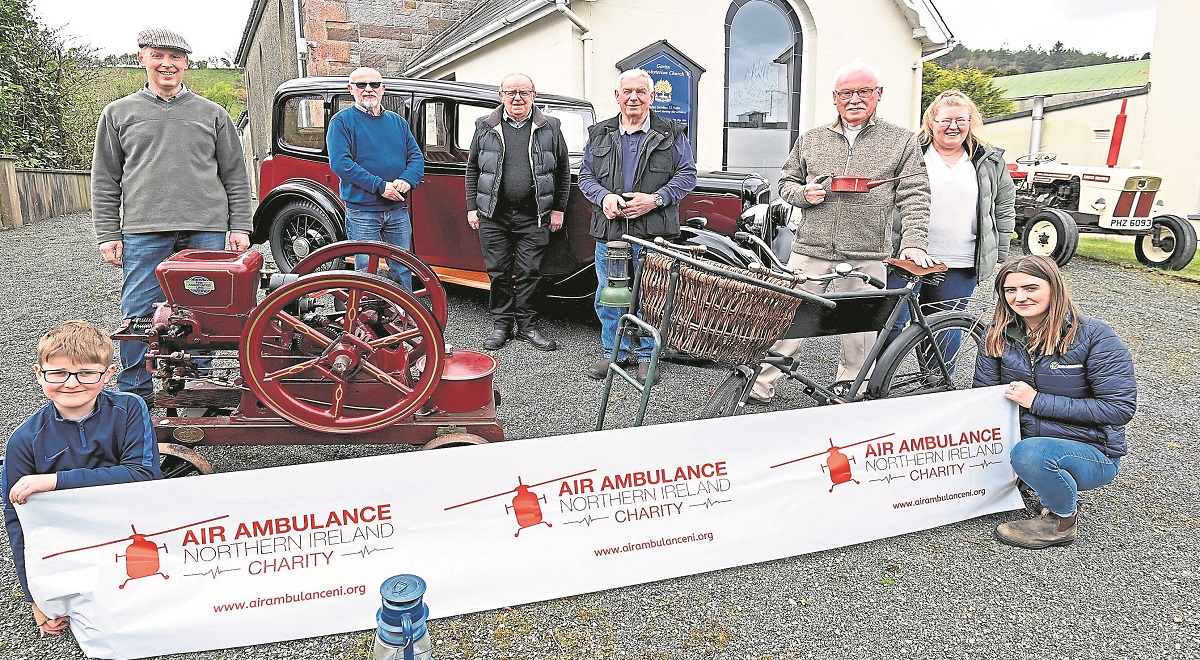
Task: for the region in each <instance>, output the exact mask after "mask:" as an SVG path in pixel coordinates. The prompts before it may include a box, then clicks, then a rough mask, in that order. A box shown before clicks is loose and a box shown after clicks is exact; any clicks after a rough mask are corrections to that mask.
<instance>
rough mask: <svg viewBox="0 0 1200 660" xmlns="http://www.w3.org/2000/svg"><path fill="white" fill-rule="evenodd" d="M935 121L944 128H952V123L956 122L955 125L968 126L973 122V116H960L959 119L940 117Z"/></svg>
mask: <svg viewBox="0 0 1200 660" xmlns="http://www.w3.org/2000/svg"><path fill="white" fill-rule="evenodd" d="M933 123H935V124H937V125H938V126H941V127H942V128H950V124H954V125H955V126H967V125H968V124H970V123H971V118H970V117H959V118H957V119H939V120H937V121H935V122H933Z"/></svg>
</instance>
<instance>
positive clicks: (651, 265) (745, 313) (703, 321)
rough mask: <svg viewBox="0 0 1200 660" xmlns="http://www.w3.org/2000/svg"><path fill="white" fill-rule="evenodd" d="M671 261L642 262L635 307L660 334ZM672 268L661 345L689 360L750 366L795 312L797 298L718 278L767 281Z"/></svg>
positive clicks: (717, 268)
mask: <svg viewBox="0 0 1200 660" xmlns="http://www.w3.org/2000/svg"><path fill="white" fill-rule="evenodd" d="M676 261H677V260H676V259H674V258H672V257H670V256H668V255H664V254H661V253H653V254H649V255H647V256H646V258H645V259H644V260H643V262H642V275H641V278H642V279H641V285H640V292H639V295H638V306H639V308H640V309H641V315H642V319H643V320H644V321H646V322H647V323H649V324H650V325H653V326H654V327H656V328H659V329H660V331H663V330H664V328H663V324H662V320H663V309H664V308H665V306H666V302H667V290H668V284H669V282H670V275H671V268H672V267H673V266H674V265H675V263H676ZM678 267H679V282H678V283H677V284H676V286H675V295H674V296H673V299H674V301H673V304H672V306H671V313H670V319H669V326H668V327H667V328H665V332H666V343H667V344H668V345H669V346H671V347H673V348H675V349H677V350H679V351H681V352H684V353H688V354H690V355H694V356H697V357H701V358H707V359H710V360H717V361H719V362H730V363H734V364H753V363H756V362H758V361H759V360H761V359H762V357H763V356H764V355H766V354H767V349H769V348H770V347H771V344H773V343H775V341H776V340H777V339H779V337H781V336H782V335H783V332H784V331H785V330H786V329H787V328H788V326H789V325H790V324H791V322H792V318H793V317H794V316H795V314H796V309H797V308H798V307H799V306H800V300H799V299H798V298H795V297H793V296H789V295H786V294H784V293H780V292H778V291H772V290H771V289H768V288H766V287H762V286H757V285H754V284H748V283H744V282H740V281H737V280H734V279H732V278H729V277H724V276H723V275H721V274H720V272H721V271H732V272H736V273H738V274H741V275H744V276H746V277H749V278H753V279H756V280H760V281H765V280H766V279H767V277H769V276H763V275H758V274H755V273H752V272H750V271H748V270H743V269H741V268H733V267H729V266H724V265H716V264H714V265H713V266H712V270H711V271H708V270H702V269H699V268H695V267H693V266H691V265H690V264H687V263H683V262H680V263H679V264H678ZM774 283H776V284H783V282H779V281H776V282H774Z"/></svg>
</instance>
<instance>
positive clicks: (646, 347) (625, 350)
mask: <svg viewBox="0 0 1200 660" xmlns="http://www.w3.org/2000/svg"><path fill="white" fill-rule="evenodd" d="M630 247H632V248H633V261H632V262H631V263H630V265H629V273H630V276H631V279H630V281H629V284H630V286H632V285H633V280H632V275H633V273H636V272H637V263H638V259H639V258H640V257H641V252H642V246H640V245H631V246H630ZM607 256H608V246H606V245H605V244H604V242H602V241H596V280H598V284H597V286H596V302H595V307H596V317H597V318H599V319H600V343H601V344H603V346H604V356H605V357H608V356H611V355H612V350H613V344H615V343H616V340H617V322H618V321H620V320H621V316H623V315H624V314H625V313H626V312H628V311H629V310H627V309H624V308H621V307H605V306H604V305H601V304H600V292H601V291H603V290H604V287H605V286H606V285H607V284H608V262H607V261H606V260H605V257H607ZM630 341H631V339H630V338H629V337H626V338H625V339H624V340H623V341H622V342H621V353H620V354H619V355H618V356H617V359H618V360H627V359H629V353H630V352H631V351H632V352H633V354H634V355H636V356H637V359H638V362H649V361H650V353H651V351H652V350H653V349H654V346H653V345H652V344H651V342H650V341H649V340H648V339H646V338H643V337H638V338H636V339H633V340H632V341H636V342H637V343H636V344H634V345H633V346H632V347H631V346H630Z"/></svg>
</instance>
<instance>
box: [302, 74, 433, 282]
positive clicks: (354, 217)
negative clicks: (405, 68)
mask: <svg viewBox="0 0 1200 660" xmlns="http://www.w3.org/2000/svg"><path fill="white" fill-rule="evenodd" d="M347 87H348V88H349V89H350V94H351V95H353V96H354V105H353V106H351V107H349V108H346V109H344V110H342V111H341V112H338V113H337V114H336V115H334V116H333V119H332V120H330V122H329V132H328V133H327V134H326V137H325V142H326V146H327V147H328V150H329V167H330V169H332V170H333V173H334V174H336V175H337V176H338V178H339V179H341V183H340V187H339V189H338V190H339V193H340V194H341V197H342V201H343V202H344V203H345V204H346V237H347V238H349V239H350V240H352V241H383V242H385V243H390V244H392V245H395V246H397V247H401V248H404V249H405V250H412V222H411V219H410V217H409V208H408V195H409V193H410V192H411V191H412V189H413V188H416V187H417V185H418V184H420V183H421V179H422V178H423V177H424V176H425V157H424V156H423V155H422V154H421V148H420V147H419V146H418V145H417V140H416V138H414V137H413V134H412V129H410V128H409V125H408V122H407V121H405V119H404V117H401V116H400V115H398V114H396V113H395V112H392V111H390V110H385V109H384V108H383V105H382V102H383V93H384V91H385V90H386V89H387V87H386V86H385V85H384V84H383V77H382V76H380V74H379V72H378V71H376V70H375V69H372V68H369V67H361V68H358V69H355V70H354V71H353V72H351V73H350V82H349V84H348V85H347ZM355 260H356V262H355V267H356V268H358V270H366V268H367V263H368V260H369V258H368V257H367V255H358V256H357V257H355ZM387 264H388V274H389V275H390V276H391V277H392V279H395V280H396V281H398V282H400V283H401V284H402V285H403V286H404V288H406V289H409V290H411V289H412V273H410V272H409V271H408V269H407V268H405V267H404V266H402V265H400V263H399V262H396V261H393V260H391V259H388V262H387Z"/></svg>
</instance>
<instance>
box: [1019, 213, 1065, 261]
mask: <svg viewBox="0 0 1200 660" xmlns="http://www.w3.org/2000/svg"><path fill="white" fill-rule="evenodd" d="M1021 247H1022V248H1024V249H1025V253H1026V254H1040V255H1043V256H1046V257H1050V258H1051V259H1053V260H1054V261H1055V263H1057V264H1058V265H1059V266H1065V265H1067V262H1069V261H1071V257H1074V256H1075V250H1077V249H1079V226H1078V225H1076V224H1075V218H1072V217H1071V215H1070V214H1069V213H1067V212H1066V211H1063V210H1061V209H1042V210H1041V211H1038V212H1037V213H1036V214H1035V215H1034V216H1033V217H1032V218H1030V219H1029V220H1028V221H1027V222H1026V223H1025V232H1024V234H1023V235H1022V237H1021Z"/></svg>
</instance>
